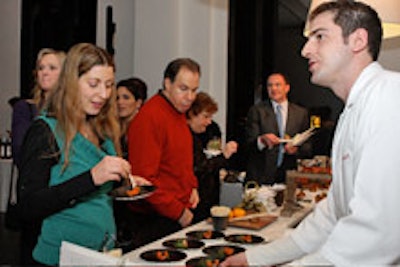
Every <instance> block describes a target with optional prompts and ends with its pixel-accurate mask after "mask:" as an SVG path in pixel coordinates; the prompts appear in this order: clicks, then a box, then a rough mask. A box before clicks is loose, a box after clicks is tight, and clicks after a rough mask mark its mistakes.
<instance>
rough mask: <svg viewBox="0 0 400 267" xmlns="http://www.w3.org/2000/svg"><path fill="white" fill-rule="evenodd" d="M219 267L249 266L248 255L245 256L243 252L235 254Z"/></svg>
mask: <svg viewBox="0 0 400 267" xmlns="http://www.w3.org/2000/svg"><path fill="white" fill-rule="evenodd" d="M218 266H219V267H228V266H235V267H240V266H249V263H248V262H247V259H246V254H244V252H241V253H238V254H235V255H233V256H229V257H227V258H226V259H225V260H224V261H223V262H221V263H220V265H218Z"/></svg>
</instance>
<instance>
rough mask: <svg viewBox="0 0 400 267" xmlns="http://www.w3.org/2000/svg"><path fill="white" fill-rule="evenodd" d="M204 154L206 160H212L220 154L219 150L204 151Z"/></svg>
mask: <svg viewBox="0 0 400 267" xmlns="http://www.w3.org/2000/svg"><path fill="white" fill-rule="evenodd" d="M203 152H204V154H206V156H207V158H212V157H216V156H218V155H220V154H221V153H222V151H221V150H214V149H204V150H203Z"/></svg>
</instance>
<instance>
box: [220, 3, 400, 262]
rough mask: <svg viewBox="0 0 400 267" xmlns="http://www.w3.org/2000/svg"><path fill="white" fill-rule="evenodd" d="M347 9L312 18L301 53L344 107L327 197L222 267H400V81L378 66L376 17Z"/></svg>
mask: <svg viewBox="0 0 400 267" xmlns="http://www.w3.org/2000/svg"><path fill="white" fill-rule="evenodd" d="M349 2H350V1H338V2H330V3H325V4H322V5H320V6H319V7H317V8H316V9H315V10H314V11H313V12H312V14H311V15H310V17H309V22H310V34H309V39H308V41H307V43H306V44H305V46H304V47H303V50H302V55H303V56H304V57H305V58H307V59H308V63H309V71H310V72H311V74H312V75H311V81H312V82H313V83H315V84H318V85H321V86H325V87H329V88H331V89H332V90H333V92H334V93H335V94H336V95H337V96H338V97H339V98H340V99H342V100H343V101H344V103H345V107H344V110H343V113H342V114H341V116H340V119H339V121H338V125H337V128H336V132H335V137H334V141H333V147H332V176H333V178H332V184H331V187H330V190H329V193H328V197H327V198H326V199H325V200H323V201H321V202H320V203H319V204H318V205H317V206H316V208H315V210H314V212H312V213H311V214H310V215H309V216H308V217H307V218H306V219H305V220H304V221H303V222H302V223H301V224H300V225H299V226H298V227H297V228H296V229H295V230H294V231H293V232H292V233H291V234H290V235H288V236H286V237H283V238H281V239H278V240H276V241H274V242H272V243H270V244H267V245H261V246H256V247H254V248H251V249H248V250H247V251H246V252H244V253H241V254H237V255H235V256H232V257H229V258H228V259H227V260H226V261H225V262H223V263H222V264H221V266H223V267H225V266H248V265H250V266H254V265H263V266H266V265H276V264H282V263H289V264H290V265H303V266H304V265H335V266H365V265H389V264H390V265H394V264H400V212H399V205H400V155H399V152H400V74H399V73H395V72H390V71H387V70H384V69H383V68H382V67H381V66H380V65H379V64H378V63H377V62H376V60H377V58H378V54H379V50H380V45H381V39H382V38H381V36H382V28H381V22H380V19H379V18H378V15H377V14H376V12H375V11H374V10H373V9H371V8H370V7H369V6H367V5H365V4H363V3H360V2H354V3H349Z"/></svg>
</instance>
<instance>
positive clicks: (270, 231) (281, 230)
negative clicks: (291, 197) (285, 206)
mask: <svg viewBox="0 0 400 267" xmlns="http://www.w3.org/2000/svg"><path fill="white" fill-rule="evenodd" d="M311 209H312V208H311V206H308V207H305V208H304V209H302V210H300V211H298V212H296V213H295V214H293V215H292V216H291V217H278V219H277V220H276V221H275V222H273V223H272V224H270V225H268V226H266V227H264V228H262V229H260V230H249V229H244V228H238V227H228V228H227V229H226V230H225V231H224V234H225V235H230V234H254V235H258V236H262V237H263V238H264V239H265V241H267V242H268V241H272V240H275V239H277V238H279V237H281V236H282V235H284V234H285V233H287V232H288V231H290V230H291V229H292V228H291V226H292V225H294V224H296V223H297V222H298V221H300V220H301V219H303V218H304V216H306V215H307V214H308V213H309V212H310V211H311ZM275 215H278V214H275ZM197 230H212V224H210V223H208V222H207V221H202V222H200V223H198V224H195V225H193V226H190V227H187V228H185V229H182V230H181V231H178V232H176V233H173V234H171V235H169V236H166V237H164V238H162V239H159V240H157V241H155V242H153V243H150V244H148V245H145V246H143V247H141V248H138V249H136V250H133V251H131V252H129V253H126V254H125V255H124V256H123V263H124V266H149V265H151V266H154V265H158V266H185V262H186V261H187V260H189V259H191V258H195V257H200V256H205V254H204V253H203V252H202V249H188V250H183V251H184V252H185V253H186V254H187V257H186V258H185V259H184V260H182V261H178V262H170V263H154V262H148V261H145V260H143V259H141V258H140V254H141V253H142V252H144V251H147V250H150V249H158V248H165V247H163V245H162V243H163V242H164V241H165V240H168V239H173V238H183V237H186V233H187V232H190V231H197ZM202 241H203V242H204V243H205V246H209V245H222V244H225V245H226V244H227V241H225V240H224V239H211V240H202ZM231 244H232V245H234V244H233V243H231ZM239 246H241V247H244V248H246V247H250V246H256V245H242V244H240V245H239Z"/></svg>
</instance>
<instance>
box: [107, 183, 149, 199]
mask: <svg viewBox="0 0 400 267" xmlns="http://www.w3.org/2000/svg"><path fill="white" fill-rule="evenodd" d="M139 187H140V193H139V194H137V195H135V196H128V195H127V193H126V192H127V191H128V190H129V189H130V187H129V186H120V187H118V188H116V189H114V190H112V191H111V192H110V193H109V195H110V196H112V197H113V198H114V199H115V200H120V201H132V200H138V199H142V198H146V197H148V196H150V195H151V194H152V193H153V192H154V190H156V187H155V186H154V185H140V186H139Z"/></svg>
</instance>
